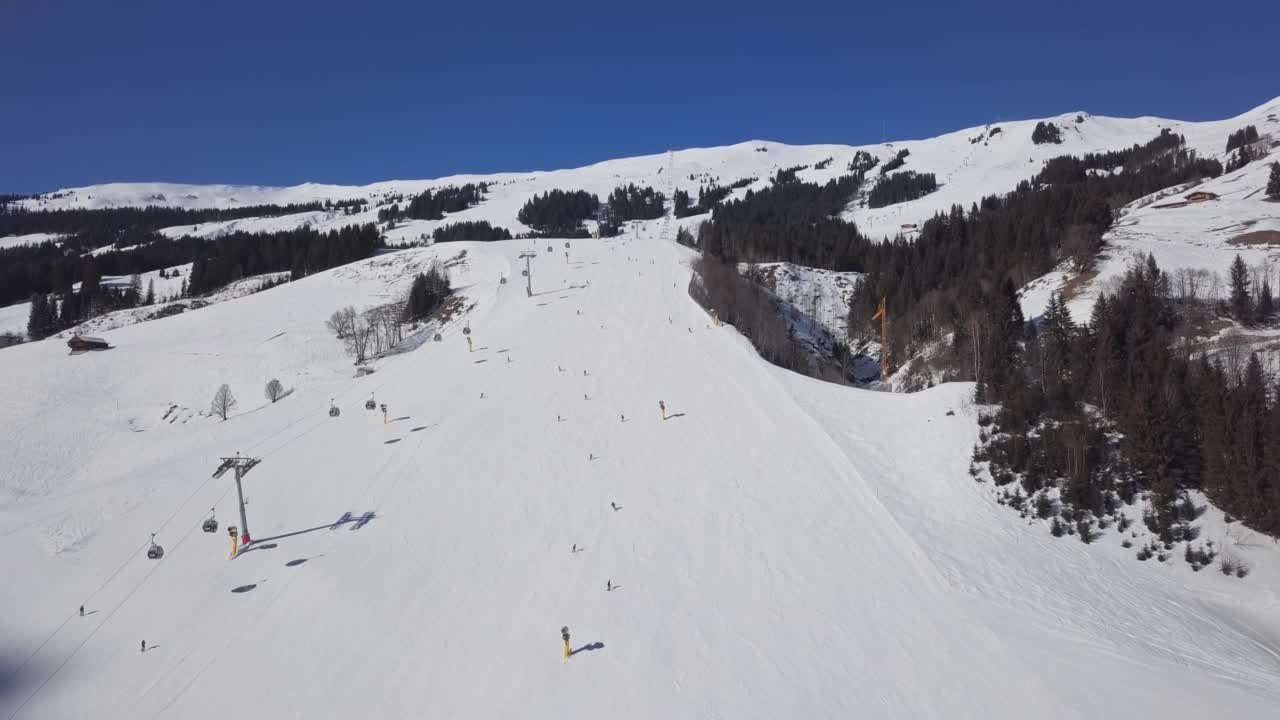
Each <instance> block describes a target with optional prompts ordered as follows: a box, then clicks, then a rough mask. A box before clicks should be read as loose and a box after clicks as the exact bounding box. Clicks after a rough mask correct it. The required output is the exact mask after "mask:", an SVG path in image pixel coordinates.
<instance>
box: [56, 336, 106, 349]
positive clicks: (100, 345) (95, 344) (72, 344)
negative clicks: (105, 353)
mask: <svg viewBox="0 0 1280 720" xmlns="http://www.w3.org/2000/svg"><path fill="white" fill-rule="evenodd" d="M67 347H69V348H71V351H72V352H85V351H87V350H106V349H107V348H109V347H111V345H110V344H108V343H107V341H106V340H103V339H102V338H97V337H89V336H88V335H72V336H71V339H70V340H68V341H67Z"/></svg>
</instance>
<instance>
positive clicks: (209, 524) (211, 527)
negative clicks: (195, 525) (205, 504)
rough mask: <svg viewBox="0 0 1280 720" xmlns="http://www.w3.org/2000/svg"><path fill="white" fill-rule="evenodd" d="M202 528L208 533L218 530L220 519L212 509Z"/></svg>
mask: <svg viewBox="0 0 1280 720" xmlns="http://www.w3.org/2000/svg"><path fill="white" fill-rule="evenodd" d="M200 529H201V530H204V531H205V532H207V533H214V532H218V521H217V519H216V518H214V516H213V511H212V510H210V511H209V517H207V518H205V519H204V523H203V524H202V525H201V526H200Z"/></svg>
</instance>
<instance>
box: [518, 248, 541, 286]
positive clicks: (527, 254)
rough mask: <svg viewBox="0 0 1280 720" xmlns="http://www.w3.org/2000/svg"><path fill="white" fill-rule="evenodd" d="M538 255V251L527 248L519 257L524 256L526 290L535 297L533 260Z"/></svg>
mask: <svg viewBox="0 0 1280 720" xmlns="http://www.w3.org/2000/svg"><path fill="white" fill-rule="evenodd" d="M537 256H538V253H536V252H533V251H531V250H525V251H524V252H522V253H520V255H519V257H522V258H524V291H525V293H527V294H528V296H529V297H533V265H532V264H531V261H532V260H533V258H535V257H537Z"/></svg>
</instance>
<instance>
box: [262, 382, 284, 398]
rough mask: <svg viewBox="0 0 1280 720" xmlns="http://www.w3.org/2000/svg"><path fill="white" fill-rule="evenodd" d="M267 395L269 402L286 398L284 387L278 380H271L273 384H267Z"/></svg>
mask: <svg viewBox="0 0 1280 720" xmlns="http://www.w3.org/2000/svg"><path fill="white" fill-rule="evenodd" d="M266 394H267V399H268V400H270V401H271V402H275V401H277V400H279V399H280V398H282V397H284V385H281V384H280V381H279V380H277V379H276V378H271V382H269V383H267V389H266Z"/></svg>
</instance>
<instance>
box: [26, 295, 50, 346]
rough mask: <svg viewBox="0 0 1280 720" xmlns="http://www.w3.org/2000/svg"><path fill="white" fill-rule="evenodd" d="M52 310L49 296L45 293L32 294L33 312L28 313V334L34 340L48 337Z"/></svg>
mask: <svg viewBox="0 0 1280 720" xmlns="http://www.w3.org/2000/svg"><path fill="white" fill-rule="evenodd" d="M51 312H52V311H51V310H50V309H49V298H48V296H47V295H45V294H44V293H36V294H35V295H32V296H31V312H30V313H29V314H28V315H27V336H28V337H30V338H31V339H32V340H43V339H44V338H46V337H48V334H47V331H48V329H49V326H50V324H51V323H50V320H51Z"/></svg>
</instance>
